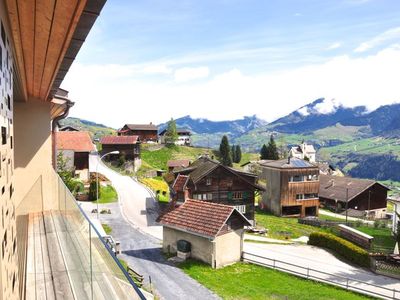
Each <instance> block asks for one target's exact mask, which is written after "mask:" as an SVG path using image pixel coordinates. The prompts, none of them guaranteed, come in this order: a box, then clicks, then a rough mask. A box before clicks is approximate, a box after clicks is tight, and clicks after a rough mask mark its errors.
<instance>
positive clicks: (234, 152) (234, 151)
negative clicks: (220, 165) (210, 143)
mask: <svg viewBox="0 0 400 300" xmlns="http://www.w3.org/2000/svg"><path fill="white" fill-rule="evenodd" d="M231 157H232V162H236V147H235V145H232V147H231Z"/></svg>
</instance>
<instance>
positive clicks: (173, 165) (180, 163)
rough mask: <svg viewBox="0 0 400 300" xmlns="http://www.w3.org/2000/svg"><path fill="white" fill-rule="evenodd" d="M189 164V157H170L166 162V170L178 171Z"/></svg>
mask: <svg viewBox="0 0 400 300" xmlns="http://www.w3.org/2000/svg"><path fill="white" fill-rule="evenodd" d="M189 165H190V160H189V159H171V160H169V161H168V162H167V167H168V171H169V172H172V171H175V170H176V171H178V170H179V169H182V168H187V167H189Z"/></svg>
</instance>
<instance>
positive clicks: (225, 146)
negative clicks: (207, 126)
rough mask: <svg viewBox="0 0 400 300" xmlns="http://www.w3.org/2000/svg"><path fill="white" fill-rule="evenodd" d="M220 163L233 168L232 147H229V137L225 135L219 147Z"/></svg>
mask: <svg viewBox="0 0 400 300" xmlns="http://www.w3.org/2000/svg"><path fill="white" fill-rule="evenodd" d="M219 153H220V161H221V163H222V164H223V165H224V166H228V167H232V154H231V147H230V146H229V141H228V137H227V136H226V135H224V136H223V137H222V140H221V144H220V145H219Z"/></svg>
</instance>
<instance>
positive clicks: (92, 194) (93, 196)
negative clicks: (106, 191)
mask: <svg viewBox="0 0 400 300" xmlns="http://www.w3.org/2000/svg"><path fill="white" fill-rule="evenodd" d="M100 193H101V191H100V189H99V198H100V197H101V196H100ZM89 200H97V181H96V180H92V181H91V182H90V186H89Z"/></svg>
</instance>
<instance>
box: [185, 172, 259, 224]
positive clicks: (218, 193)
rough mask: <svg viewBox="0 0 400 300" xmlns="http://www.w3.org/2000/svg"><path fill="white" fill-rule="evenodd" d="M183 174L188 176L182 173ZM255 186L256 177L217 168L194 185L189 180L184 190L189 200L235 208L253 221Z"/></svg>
mask: <svg viewBox="0 0 400 300" xmlns="http://www.w3.org/2000/svg"><path fill="white" fill-rule="evenodd" d="M185 173H186V175H187V174H190V172H182V174H185ZM255 185H256V176H249V175H242V174H241V175H240V176H238V175H237V174H235V173H234V172H233V171H229V170H227V169H226V168H225V167H223V166H219V167H218V168H216V169H215V170H213V171H212V172H211V173H209V174H207V175H206V176H204V177H203V178H202V179H200V180H199V181H198V182H196V183H194V182H193V181H192V180H189V181H188V183H187V186H186V188H187V190H188V193H187V196H188V197H189V198H192V199H197V200H204V201H211V202H214V203H220V204H226V205H231V206H235V207H236V208H237V209H238V210H239V211H240V212H241V213H243V214H244V216H245V217H246V218H247V219H249V220H254V199H255V192H256V190H257V189H256V187H255ZM179 196H180V197H182V196H185V195H184V194H183V193H181V194H179Z"/></svg>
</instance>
